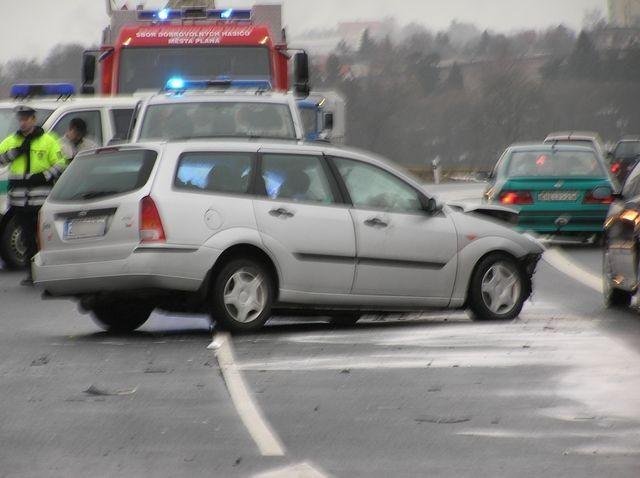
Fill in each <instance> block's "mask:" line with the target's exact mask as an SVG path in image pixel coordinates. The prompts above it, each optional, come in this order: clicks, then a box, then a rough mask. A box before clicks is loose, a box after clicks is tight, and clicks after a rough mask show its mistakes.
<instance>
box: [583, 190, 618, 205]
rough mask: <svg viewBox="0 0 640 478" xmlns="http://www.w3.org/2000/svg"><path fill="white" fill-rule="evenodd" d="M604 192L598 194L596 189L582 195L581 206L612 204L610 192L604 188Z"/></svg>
mask: <svg viewBox="0 0 640 478" xmlns="http://www.w3.org/2000/svg"><path fill="white" fill-rule="evenodd" d="M606 189H607V191H605V192H598V190H597V189H594V190H593V191H589V192H587V193H586V194H585V195H584V199H583V200H582V203H583V204H611V203H612V202H613V196H612V195H611V190H610V189H608V188H606Z"/></svg>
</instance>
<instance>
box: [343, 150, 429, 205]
mask: <svg viewBox="0 0 640 478" xmlns="http://www.w3.org/2000/svg"><path fill="white" fill-rule="evenodd" d="M334 163H335V165H336V167H337V168H338V171H339V172H340V176H342V179H343V180H344V183H345V186H346V187H347V191H348V192H349V196H351V202H352V203H353V205H354V206H355V207H358V208H365V209H383V210H389V211H398V212H416V211H421V210H422V203H421V201H420V195H419V194H418V192H417V191H416V190H415V189H414V188H413V187H411V186H410V185H409V184H407V183H405V182H404V181H402V180H401V179H399V178H397V177H395V176H394V175H393V174H391V173H389V172H387V171H385V170H383V169H380V168H378V167H377V166H373V165H371V164H367V163H363V162H361V161H355V160H351V159H342V158H334Z"/></svg>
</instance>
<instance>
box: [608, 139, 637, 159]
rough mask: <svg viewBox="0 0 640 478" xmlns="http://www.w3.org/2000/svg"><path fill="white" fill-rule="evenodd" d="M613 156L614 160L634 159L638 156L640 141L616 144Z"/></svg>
mask: <svg viewBox="0 0 640 478" xmlns="http://www.w3.org/2000/svg"><path fill="white" fill-rule="evenodd" d="M613 155H614V156H615V157H616V158H635V157H636V156H638V155H640V141H623V142H621V143H618V146H616V150H615V151H614V153H613Z"/></svg>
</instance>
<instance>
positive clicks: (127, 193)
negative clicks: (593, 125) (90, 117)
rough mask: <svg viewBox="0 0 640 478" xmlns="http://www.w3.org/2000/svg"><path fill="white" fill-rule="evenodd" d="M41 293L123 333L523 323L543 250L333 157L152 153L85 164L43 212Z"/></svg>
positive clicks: (213, 150) (269, 152) (242, 151)
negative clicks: (295, 322)
mask: <svg viewBox="0 0 640 478" xmlns="http://www.w3.org/2000/svg"><path fill="white" fill-rule="evenodd" d="M39 244H40V252H39V254H38V255H37V256H36V257H35V259H34V262H33V272H34V277H35V282H36V284H37V285H38V286H40V287H41V288H43V289H44V295H45V296H58V297H69V298H74V299H76V300H79V303H80V306H81V309H82V310H84V311H86V312H88V313H90V314H91V315H92V316H93V318H94V320H95V321H96V322H97V323H98V325H100V326H102V327H103V328H105V329H107V330H111V331H117V332H124V331H130V330H134V329H136V328H137V327H139V326H141V325H142V324H143V323H144V322H145V321H146V320H147V319H148V317H149V315H150V314H151V312H152V311H153V309H154V308H159V309H163V310H167V311H180V312H199V313H202V312H207V313H210V314H211V317H212V320H214V321H215V322H217V324H219V325H220V326H222V327H225V328H227V329H230V330H232V331H236V332H237V331H250V330H256V329H258V328H260V327H261V326H262V325H263V324H264V323H265V321H266V320H267V319H268V318H269V317H270V315H271V314H272V313H280V314H295V315H299V316H303V315H323V316H328V317H330V318H331V319H332V320H333V321H334V322H336V323H339V324H352V323H355V322H356V321H357V320H358V319H359V318H360V316H361V315H362V314H365V313H381V312H405V311H416V310H425V309H433V308H466V309H469V310H470V311H471V313H472V315H473V316H474V317H475V318H478V319H487V320H499V319H512V318H514V317H516V316H517V315H518V314H519V313H520V311H521V309H522V306H523V303H524V301H525V300H526V299H527V298H528V297H529V295H530V294H531V288H532V281H531V277H532V275H533V272H534V268H535V265H536V263H537V261H538V260H539V258H540V255H541V253H542V252H543V248H542V247H541V246H540V245H539V243H538V242H536V241H535V240H534V239H532V238H530V237H528V236H526V235H521V234H519V233H517V232H515V231H513V230H511V229H510V228H508V227H505V226H502V225H500V224H498V223H497V222H495V221H493V220H490V219H487V218H485V217H484V216H481V215H479V214H474V213H465V212H463V211H462V210H459V208H452V207H448V206H442V205H440V204H439V203H438V201H437V200H436V199H435V198H434V197H432V196H431V195H430V194H429V193H428V191H426V190H425V189H423V187H422V186H421V184H420V183H419V182H418V181H417V180H415V179H413V178H412V177H411V176H409V175H407V174H406V173H404V172H403V171H402V170H401V169H400V168H398V167H396V166H394V165H392V164H391V163H389V162H387V161H385V160H383V159H380V158H376V157H374V156H372V155H370V154H367V153H363V152H358V151H354V150H349V149H343V148H336V147H333V146H328V145H324V144H300V143H295V142H277V141H265V140H242V141H240V140H235V141H229V140H207V141H199V140H192V141H186V142H185V141H181V142H163V143H140V144H135V145H125V146H119V147H113V148H103V149H100V150H97V151H95V152H91V153H85V154H82V155H80V156H78V157H77V158H76V160H75V161H74V162H73V163H72V164H71V165H70V167H69V168H68V169H67V171H66V172H65V174H64V175H63V176H62V178H61V179H60V181H59V182H58V183H57V184H56V186H55V188H54V190H53V192H52V194H51V196H50V197H49V199H48V200H47V202H46V204H45V205H44V207H43V208H42V212H41V214H40V221H39Z"/></svg>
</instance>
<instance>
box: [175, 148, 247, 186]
mask: <svg viewBox="0 0 640 478" xmlns="http://www.w3.org/2000/svg"><path fill="white" fill-rule="evenodd" d="M253 163H254V154H253V153H235V152H234V153H226V152H194V153H184V154H183V155H182V156H181V158H180V161H179V162H178V168H177V171H176V176H175V179H174V183H173V184H174V186H175V187H176V188H178V189H187V190H192V191H200V192H210V193H227V194H246V193H248V192H249V187H250V185H251V175H252V171H253Z"/></svg>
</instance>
